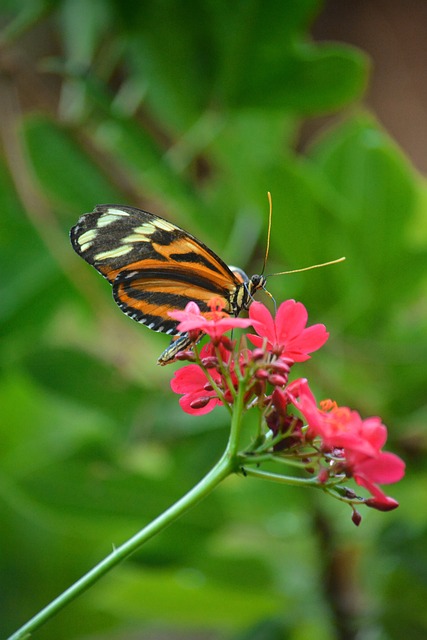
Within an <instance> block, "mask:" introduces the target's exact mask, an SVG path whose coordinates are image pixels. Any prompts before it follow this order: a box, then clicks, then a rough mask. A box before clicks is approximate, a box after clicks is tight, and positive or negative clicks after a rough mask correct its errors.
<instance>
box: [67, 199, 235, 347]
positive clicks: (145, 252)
mask: <svg viewBox="0 0 427 640" xmlns="http://www.w3.org/2000/svg"><path fill="white" fill-rule="evenodd" d="M71 242H72V245H73V248H74V250H75V251H76V252H77V253H78V254H79V255H80V256H81V257H82V258H84V260H86V262H88V263H89V264H91V265H93V266H94V267H95V269H97V270H98V271H99V272H100V273H101V274H102V275H103V276H104V277H105V278H107V279H108V280H109V281H110V283H111V284H112V286H113V296H114V300H115V301H116V303H117V304H118V305H119V307H120V308H121V310H122V311H123V312H124V313H126V314H127V315H128V316H130V317H131V318H133V319H134V320H136V321H137V322H140V323H142V324H145V325H146V326H147V327H148V328H149V329H152V330H154V331H162V332H164V333H168V334H170V335H176V334H177V333H178V331H177V329H176V327H177V324H178V322H177V321H176V320H173V319H172V318H170V317H169V315H168V312H169V311H172V310H173V309H184V308H185V306H186V304H187V303H188V302H189V301H190V300H194V301H195V302H196V303H197V304H198V306H199V307H200V310H201V311H202V312H206V311H208V310H209V307H208V302H209V300H210V299H211V298H212V297H214V296H221V297H222V298H223V299H224V301H225V309H226V310H228V311H229V312H230V313H231V311H232V301H233V297H234V296H235V293H236V290H237V288H238V287H239V286H241V279H240V278H239V276H238V275H235V274H234V273H233V272H232V271H231V270H230V269H229V267H228V266H227V265H226V264H225V263H224V262H223V261H222V260H221V258H219V257H218V256H217V255H216V254H215V253H214V252H213V251H211V250H210V249H209V248H208V247H206V246H205V245H204V244H203V243H201V242H199V240H197V239H196V238H194V236H192V235H190V234H189V233H187V232H186V231H183V230H182V229H180V228H179V227H177V226H175V225H174V224H171V223H170V222H168V221H167V220H164V219H163V218H160V217H158V216H155V215H153V214H151V213H148V212H147V211H142V210H141V209H136V208H134V207H126V206H122V205H100V206H98V207H96V209H95V210H94V211H93V212H92V213H87V214H85V215H83V216H82V217H81V218H80V220H79V221H78V223H77V224H76V225H75V227H73V228H72V230H71Z"/></svg>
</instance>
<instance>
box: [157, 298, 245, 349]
mask: <svg viewBox="0 0 427 640" xmlns="http://www.w3.org/2000/svg"><path fill="white" fill-rule="evenodd" d="M209 306H210V307H211V311H210V312H207V313H203V314H202V312H201V311H200V309H199V307H198V306H197V304H196V303H195V302H189V303H188V304H187V306H186V307H185V310H184V311H170V312H169V315H170V316H171V318H174V319H175V320H179V321H180V323H179V325H178V330H179V331H181V332H182V333H184V332H186V331H196V332H199V331H203V333H206V334H207V335H208V336H210V337H211V339H212V340H213V341H214V342H218V341H219V340H220V338H221V336H222V335H223V334H224V333H225V332H226V331H229V330H230V329H235V328H238V327H240V328H244V329H246V328H247V327H249V326H251V325H253V324H254V321H253V320H250V319H249V318H233V317H231V316H229V315H228V313H226V312H225V311H222V309H223V307H224V301H223V300H222V299H221V298H212V300H211V301H210V303H209Z"/></svg>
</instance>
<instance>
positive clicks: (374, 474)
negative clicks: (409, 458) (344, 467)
mask: <svg viewBox="0 0 427 640" xmlns="http://www.w3.org/2000/svg"><path fill="white" fill-rule="evenodd" d="M359 473H360V474H362V475H363V476H365V477H367V478H369V480H370V481H371V482H378V483H380V484H390V483H392V482H398V481H399V480H401V479H402V478H403V476H404V474H405V463H404V462H403V460H402V459H401V458H399V456H396V455H395V454H394V453H388V452H381V453H380V455H379V456H378V457H377V458H369V459H368V460H365V461H364V462H362V463H360V464H359V465H357V469H356V471H355V475H356V474H357V475H358V474H359Z"/></svg>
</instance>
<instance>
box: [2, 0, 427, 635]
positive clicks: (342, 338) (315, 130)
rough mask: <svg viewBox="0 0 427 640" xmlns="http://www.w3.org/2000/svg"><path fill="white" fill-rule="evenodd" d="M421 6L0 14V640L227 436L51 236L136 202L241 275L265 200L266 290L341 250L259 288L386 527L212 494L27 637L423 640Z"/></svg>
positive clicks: (164, 0) (131, 7) (146, 336)
mask: <svg viewBox="0 0 427 640" xmlns="http://www.w3.org/2000/svg"><path fill="white" fill-rule="evenodd" d="M343 5H345V6H343ZM423 7H424V8H423ZM425 9H426V5H425V3H422V2H415V1H413V0H411V1H410V2H408V3H399V2H395V1H393V2H389V3H387V2H368V1H367V0H364V1H361V2H358V3H342V2H339V1H338V0H337V1H335V2H327V3H326V4H323V3H322V2H320V0H288V1H286V2H282V1H279V0H278V1H273V0H272V1H270V2H261V0H250V1H243V0H237V1H235V2H232V3H230V2H221V1H220V2H214V1H213V0H211V1H206V2H197V1H195V0H188V1H186V2H177V1H173V0H157V1H156V0H148V1H145V2H140V3H137V2H130V1H129V0H93V1H91V2H87V1H86V0H62V1H59V0H50V1H49V0H34V1H32V2H31V1H30V2H28V1H26V0H3V2H2V9H1V14H0V27H1V29H0V65H1V66H0V69H1V74H0V135H1V148H0V151H1V157H0V211H1V218H0V225H1V226H0V228H1V235H0V243H1V245H0V264H1V266H0V273H1V278H0V286H1V296H0V334H1V344H0V349H1V352H0V411H1V413H0V416H1V417H0V432H1V454H0V455H1V467H0V499H1V508H0V513H1V516H0V574H1V578H0V621H1V622H0V627H1V628H2V631H1V637H4V636H5V635H7V634H8V633H11V632H12V631H13V630H15V629H16V628H17V627H18V626H20V624H22V623H23V622H24V621H25V620H26V619H27V618H28V617H30V616H31V615H33V614H34V613H36V612H37V611H38V610H39V609H40V608H41V607H42V606H44V605H45V604H47V603H48V602H49V601H50V600H51V599H52V598H53V597H55V596H56V595H58V594H59V593H60V592H61V591H63V590H64V589H65V588H66V587H67V586H69V585H70V584H71V583H72V582H73V581H74V580H76V579H77V578H78V577H79V576H80V575H81V574H82V573H84V572H85V571H87V570H88V569H89V568H90V567H91V566H92V565H93V564H95V563H96V562H98V561H99V560H100V559H101V558H102V557H103V556H104V555H106V554H108V553H109V552H110V550H111V548H112V545H118V544H120V543H121V542H123V541H124V540H125V539H126V538H127V537H129V536H131V535H132V534H133V533H135V532H136V531H137V530H138V529H139V528H141V526H143V525H144V524H146V523H147V522H149V521H150V520H151V519H152V518H153V517H155V516H156V515H157V514H158V513H160V512H161V511H162V510H164V509H165V508H166V507H167V506H169V505H170V504H171V503H172V502H173V501H174V500H175V499H176V498H178V497H180V496H181V495H182V494H183V493H184V492H185V491H186V490H188V489H189V488H190V487H191V486H192V485H193V484H194V483H195V482H196V481H197V480H198V479H200V478H201V477H202V475H203V474H204V473H205V472H206V471H207V470H208V469H209V468H210V467H211V466H212V465H213V464H214V462H215V461H216V460H217V458H218V456H219V455H220V453H221V452H222V450H223V447H224V445H225V442H226V439H227V416H226V413H225V412H221V410H219V411H216V412H214V413H213V414H209V415H208V416H204V417H199V418H194V417H190V416H187V415H184V414H183V413H182V412H181V411H180V409H179V407H178V398H177V396H175V395H174V394H172V392H171V391H170V389H169V379H170V377H171V375H172V371H173V369H174V366H172V367H165V368H160V367H158V366H157V365H156V363H155V362H156V358H157V356H158V354H159V353H160V352H161V351H162V350H163V349H164V348H165V346H166V344H167V340H166V338H165V337H164V336H162V335H157V334H154V333H153V332H150V331H147V330H146V329H145V328H144V327H142V326H140V325H138V324H136V323H134V322H132V321H131V320H130V319H129V318H127V317H125V316H124V315H123V314H122V313H121V312H120V311H119V309H118V308H117V307H116V305H115V304H114V303H113V301H112V298H111V289H110V287H109V285H108V284H107V283H106V282H105V281H104V280H103V279H102V278H101V277H100V276H99V274H97V273H96V272H95V270H93V269H91V268H90V267H89V266H87V265H86V264H85V263H84V262H83V261H82V260H81V259H80V258H78V257H77V256H76V255H75V254H74V252H73V251H72V249H71V245H70V243H69V240H68V232H69V229H70V227H71V226H72V225H73V224H74V223H75V222H76V220H77V219H78V217H79V216H80V215H81V214H82V213H84V212H87V211H91V210H92V209H93V207H94V205H95V204H97V203H108V202H117V203H123V204H124V203H127V204H131V205H135V206H140V207H142V208H146V209H148V210H150V211H152V212H154V213H157V214H160V215H163V216H164V217H166V218H168V219H169V220H171V221H173V222H176V223H177V224H179V225H181V226H183V227H184V228H186V229H188V230H190V231H191V232H192V233H193V234H195V235H196V236H198V237H199V238H200V239H202V240H203V241H205V242H206V243H208V244H209V245H210V246H211V247H212V248H213V249H214V250H216V251H218V252H219V253H220V254H221V256H222V257H223V258H224V259H225V260H226V261H227V262H228V263H231V264H238V265H240V266H241V267H243V268H245V269H246V270H247V271H248V272H249V273H254V272H255V273H256V272H258V271H259V270H260V268H261V264H262V259H263V254H264V250H265V242H266V227H267V210H268V207H267V198H266V193H267V191H268V190H270V191H271V192H272V195H273V232H272V247H271V255H270V259H269V265H268V269H267V271H268V272H273V271H279V270H284V269H292V268H297V267H302V266H307V265H310V264H313V263H317V262H322V261H326V260H331V259H334V258H338V257H339V256H341V255H345V256H346V257H347V261H346V262H345V263H344V264H342V265H338V266H335V267H329V268H326V269H321V270H317V271H313V272H309V273H305V274H297V275H290V276H284V277H278V278H272V279H271V280H270V281H269V289H270V290H271V292H272V293H273V294H274V295H275V297H276V299H277V300H278V302H280V301H282V300H284V299H286V298H290V297H294V298H296V299H298V300H301V301H302V302H303V303H304V304H305V305H306V306H307V308H308V310H309V314H310V322H311V323H314V322H324V323H325V324H326V325H327V326H328V328H329V329H330V331H331V338H330V340H329V342H328V343H327V345H326V346H325V347H324V348H323V349H322V351H321V352H320V353H318V354H316V355H315V357H314V358H313V360H312V361H310V362H309V363H307V364H305V365H300V366H299V368H298V371H296V374H297V375H303V376H307V377H309V379H310V381H311V384H312V385H313V387H315V388H316V391H317V393H318V396H319V398H321V397H332V398H334V399H336V400H337V401H338V402H339V403H340V404H348V405H350V406H352V407H354V408H357V409H358V410H359V411H360V412H361V413H362V415H364V416H365V417H366V416H368V415H381V416H382V418H383V420H384V422H385V423H386V424H387V425H388V427H389V443H388V449H389V450H393V451H395V452H396V453H398V454H399V455H401V456H402V457H404V459H405V460H406V462H407V464H408V472H407V477H406V479H405V480H404V481H403V482H402V483H400V485H399V486H396V487H393V486H392V487H389V488H388V493H390V495H392V496H393V497H395V498H397V499H398V500H399V501H400V502H401V506H400V508H399V509H398V510H397V511H394V512H392V513H387V514H382V513H379V512H374V511H369V510H364V511H363V513H362V515H363V522H362V525H361V526H360V527H359V528H358V529H356V528H355V527H354V526H353V525H352V523H351V521H350V510H349V509H348V508H346V507H345V506H344V505H341V504H339V503H337V504H335V503H332V501H330V500H328V499H327V498H326V497H325V496H322V495H317V493H316V495H314V492H313V494H312V493H310V492H308V491H303V490H297V489H287V488H284V487H280V486H271V485H267V484H265V485H264V484H262V483H259V482H255V481H253V480H249V479H248V480H244V479H242V478H233V479H230V480H228V481H227V482H226V483H224V485H223V486H221V487H220V488H219V489H218V490H217V491H216V492H215V493H214V494H213V495H211V496H210V497H209V498H208V499H207V500H206V501H205V502H204V503H202V504H201V505H199V506H198V507H197V508H195V509H194V510H192V511H191V512H190V513H188V514H186V515H185V516H184V517H183V518H182V519H181V520H180V521H179V522H177V523H175V524H174V525H173V526H172V527H170V528H169V529H167V530H166V531H165V532H164V533H162V534H161V535H160V536H158V537H157V538H156V539H153V540H152V541H150V542H149V543H148V544H147V545H146V546H145V547H144V548H143V549H142V550H141V552H140V553H138V554H136V555H135V556H133V557H132V559H131V560H129V561H128V562H126V563H125V564H124V565H122V566H121V567H119V568H118V569H116V570H115V571H114V572H113V573H112V574H111V575H109V576H107V577H106V578H104V579H103V580H102V581H101V582H100V583H98V584H97V585H96V586H95V587H93V588H92V589H91V590H90V591H89V592H87V593H86V594H85V595H84V596H82V597H80V598H79V599H78V600H77V601H75V602H74V603H73V604H72V605H71V606H69V607H68V608H67V609H65V610H63V611H62V612H61V613H60V614H59V615H58V616H57V617H56V618H54V619H53V620H51V621H50V622H49V623H48V624H46V625H45V626H44V627H43V628H42V629H41V630H40V631H39V632H37V633H36V634H35V636H34V637H36V638H43V639H47V640H50V639H65V640H68V639H70V640H71V639H85V640H89V639H91V640H93V639H97V640H100V639H105V640H107V639H108V640H118V639H124V638H126V639H130V640H132V639H139V638H144V639H146V638H147V639H149V640H176V639H182V638H188V639H190V640H279V639H280V640H281V639H283V640H288V639H289V640H309V639H311V638H316V639H317V640H329V639H332V640H335V639H339V640H351V639H352V638H356V637H357V639H358V640H387V639H395V638H396V639H397V638H399V639H400V638H402V637H405V638H407V639H408V640H412V638H415V639H418V638H419V639H421V638H425V637H427V614H426V607H425V602H426V599H427V545H426V517H425V514H426V512H427V491H426V489H425V486H426V462H425V460H426V458H425V452H426V435H425V433H426V430H425V421H426V413H427V410H426V391H425V387H426V384H425V383H426V365H425V362H426V358H427V324H426V318H427V299H426V295H425V291H426V285H427V278H426V269H425V265H426V258H427V253H426V247H427V197H426V196H427V191H426V182H425V179H424V178H423V176H422V171H423V170H427V159H426V156H425V150H426V149H427V144H426V145H425V146H424V147H423V145H422V142H423V140H425V136H426V131H427V122H426V113H427V94H426V90H425V74H424V70H425V64H424V65H423V64H422V61H423V60H424V62H427V61H426V57H427V52H426V47H425V42H427V37H426V36H427V14H426V10H425ZM411 24H412V31H411V30H410V28H409V26H410V25H411ZM332 40H334V42H333V41H332ZM345 40H347V43H346V42H345ZM349 42H356V43H358V44H359V46H358V47H355V46H352V45H350V44H348V43H349ZM417 43H418V44H421V46H419V47H417ZM368 51H369V52H370V53H371V54H372V56H373V57H372V58H371V57H370V56H369V55H368ZM411 54H412V55H413V57H411ZM376 55H377V56H378V57H377V58H376ZM376 59H378V68H377V66H376ZM421 70H422V73H421ZM418 72H420V73H418ZM417 73H418V75H417ZM423 83H424V84H423ZM423 100H424V102H423ZM387 130H391V131H393V130H394V131H393V134H392V135H390V134H389V133H388V132H387ZM399 137H400V141H401V144H400V145H399V144H398V143H397V142H396V140H395V139H396V138H399ZM402 145H403V146H404V147H405V152H404V151H402V149H401V148H400V147H401V146H402ZM423 154H424V155H423ZM414 163H416V165H417V167H418V168H415V164H414ZM368 511H369V512H368Z"/></svg>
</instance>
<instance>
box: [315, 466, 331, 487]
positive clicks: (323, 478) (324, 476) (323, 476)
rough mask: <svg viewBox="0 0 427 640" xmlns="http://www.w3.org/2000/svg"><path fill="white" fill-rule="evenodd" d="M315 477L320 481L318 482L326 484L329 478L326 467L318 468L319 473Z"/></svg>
mask: <svg viewBox="0 0 427 640" xmlns="http://www.w3.org/2000/svg"><path fill="white" fill-rule="evenodd" d="M317 479H318V481H319V482H320V484H326V482H327V481H328V479H329V473H328V470H327V469H320V471H319V475H318V476H317Z"/></svg>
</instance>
